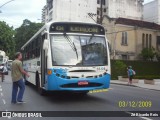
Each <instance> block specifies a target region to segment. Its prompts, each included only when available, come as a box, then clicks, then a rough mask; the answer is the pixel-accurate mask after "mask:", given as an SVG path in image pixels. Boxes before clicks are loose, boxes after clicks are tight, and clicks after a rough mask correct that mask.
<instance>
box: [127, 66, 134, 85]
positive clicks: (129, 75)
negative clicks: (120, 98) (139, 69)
mask: <svg viewBox="0 0 160 120" xmlns="http://www.w3.org/2000/svg"><path fill="white" fill-rule="evenodd" d="M127 73H128V84H129V85H132V79H133V76H134V75H135V74H136V73H135V71H134V70H133V69H132V66H129V67H128V68H127Z"/></svg>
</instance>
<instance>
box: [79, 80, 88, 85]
mask: <svg viewBox="0 0 160 120" xmlns="http://www.w3.org/2000/svg"><path fill="white" fill-rule="evenodd" d="M78 85H79V86H81V85H88V82H87V81H79V82H78Z"/></svg>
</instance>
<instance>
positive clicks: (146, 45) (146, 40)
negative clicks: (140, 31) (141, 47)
mask: <svg viewBox="0 0 160 120" xmlns="http://www.w3.org/2000/svg"><path fill="white" fill-rule="evenodd" d="M146 48H148V34H146Z"/></svg>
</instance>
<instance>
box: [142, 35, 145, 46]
mask: <svg viewBox="0 0 160 120" xmlns="http://www.w3.org/2000/svg"><path fill="white" fill-rule="evenodd" d="M142 48H145V34H144V33H143V34H142Z"/></svg>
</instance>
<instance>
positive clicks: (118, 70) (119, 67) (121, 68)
mask: <svg viewBox="0 0 160 120" xmlns="http://www.w3.org/2000/svg"><path fill="white" fill-rule="evenodd" d="M126 68H127V66H126V64H125V63H124V62H123V61H119V60H117V61H115V62H113V63H112V73H114V76H113V77H114V78H116V79H117V77H118V76H123V75H124V72H126Z"/></svg>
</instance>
